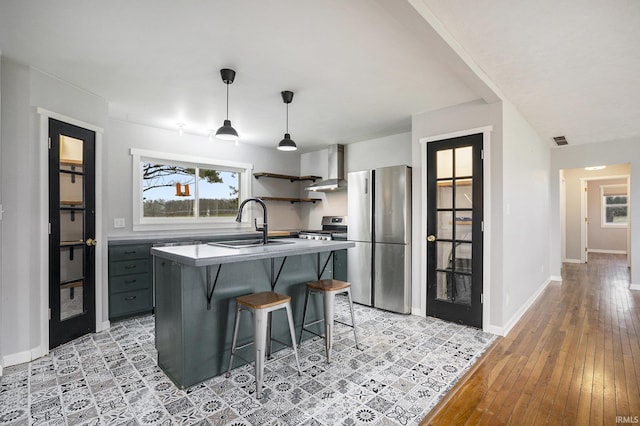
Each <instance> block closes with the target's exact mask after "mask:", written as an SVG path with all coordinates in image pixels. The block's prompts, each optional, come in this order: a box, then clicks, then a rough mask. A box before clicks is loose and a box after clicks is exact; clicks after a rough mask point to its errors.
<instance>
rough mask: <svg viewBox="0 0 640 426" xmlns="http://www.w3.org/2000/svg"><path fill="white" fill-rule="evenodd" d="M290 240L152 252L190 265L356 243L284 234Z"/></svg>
mask: <svg viewBox="0 0 640 426" xmlns="http://www.w3.org/2000/svg"><path fill="white" fill-rule="evenodd" d="M278 241H287V242H288V244H273V245H270V244H267V245H265V246H254V247H242V248H228V247H220V246H216V245H210V244H196V245H186V246H170V247H153V248H151V254H152V255H153V256H156V257H158V258H162V259H168V260H173V261H176V262H179V263H182V264H184V265H188V266H209V265H219V264H222V263H235V262H245V261H248V260H258V259H269V258H273V257H284V256H297V255H301V254H310V253H319V252H326V251H333V250H342V249H347V248H350V247H355V243H354V242H352V241H337V240H330V241H323V240H306V239H298V238H283V239H279V240H278Z"/></svg>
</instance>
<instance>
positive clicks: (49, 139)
mask: <svg viewBox="0 0 640 426" xmlns="http://www.w3.org/2000/svg"><path fill="white" fill-rule="evenodd" d="M49 149H51V138H49Z"/></svg>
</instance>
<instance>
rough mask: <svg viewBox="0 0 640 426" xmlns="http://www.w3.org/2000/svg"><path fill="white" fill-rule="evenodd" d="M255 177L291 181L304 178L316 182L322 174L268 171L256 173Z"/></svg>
mask: <svg viewBox="0 0 640 426" xmlns="http://www.w3.org/2000/svg"><path fill="white" fill-rule="evenodd" d="M253 177H255V178H256V179H259V178H261V177H269V178H274V179H286V180H289V181H291V182H296V181H302V180H310V181H313V182H315V181H316V180H319V179H322V177H321V176H290V175H281V174H278V173H268V172H259V173H254V174H253Z"/></svg>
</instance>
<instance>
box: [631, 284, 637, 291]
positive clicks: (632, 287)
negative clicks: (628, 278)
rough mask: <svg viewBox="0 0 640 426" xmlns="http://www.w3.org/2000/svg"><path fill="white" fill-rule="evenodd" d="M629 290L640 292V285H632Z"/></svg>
mask: <svg viewBox="0 0 640 426" xmlns="http://www.w3.org/2000/svg"><path fill="white" fill-rule="evenodd" d="M629 290H640V284H631V285H630V286H629Z"/></svg>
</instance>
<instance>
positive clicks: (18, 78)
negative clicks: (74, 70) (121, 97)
mask: <svg viewBox="0 0 640 426" xmlns="http://www.w3.org/2000/svg"><path fill="white" fill-rule="evenodd" d="M1 66H2V73H1V79H2V83H1V86H2V110H1V111H2V123H3V125H2V145H1V146H0V149H1V150H2V155H1V156H0V157H1V161H2V171H1V173H2V178H1V184H2V190H1V191H2V194H3V208H4V210H5V213H4V216H3V220H2V253H3V256H2V270H1V273H2V280H1V285H2V300H1V307H0V312H1V313H0V315H1V316H2V320H1V321H0V323H1V325H2V329H1V330H0V336H1V337H0V339H2V345H1V347H2V353H1V354H0V355H2V357H3V363H4V364H5V365H8V364H14V363H19V362H24V361H28V360H29V359H30V357H32V356H38V355H39V354H41V353H43V352H46V351H47V350H48V348H42V347H41V340H40V339H41V337H42V336H41V335H40V329H41V325H42V324H43V320H44V321H46V319H45V315H46V310H43V309H42V304H41V302H44V303H45V305H46V306H48V301H42V300H41V292H42V289H43V288H46V286H47V285H48V280H47V277H48V258H46V257H47V256H46V255H45V254H43V253H46V250H41V247H42V245H43V241H45V242H46V241H47V235H46V234H44V233H43V230H44V229H46V227H45V226H43V225H44V224H46V221H47V220H48V205H46V204H47V203H46V202H42V197H41V194H42V191H45V193H46V192H47V191H48V187H45V188H43V186H46V185H42V184H41V182H43V181H44V182H46V181H47V180H48V175H47V172H48V171H47V169H46V167H45V168H42V167H41V154H42V153H45V155H46V147H44V148H43V146H42V145H41V143H40V129H39V115H38V114H37V112H36V108H37V107H40V108H45V109H47V110H50V111H52V112H55V113H58V114H62V115H65V116H68V117H73V118H75V119H78V120H81V121H84V122H87V123H91V124H93V125H95V126H98V127H104V126H105V125H106V122H107V104H106V102H105V101H104V99H102V98H100V97H98V96H96V95H94V94H91V93H88V92H85V91H83V90H81V89H79V88H77V87H75V86H71V85H68V84H66V83H64V82H62V81H60V80H58V79H56V78H54V77H51V76H49V75H46V74H43V73H41V72H40V71H38V70H35V69H32V68H30V67H28V66H24V65H21V64H18V63H16V62H14V61H11V60H9V59H7V58H6V57H3V59H2V64H1ZM100 286H102V283H101V282H99V281H97V282H96V290H97V291H100V288H101V287H100Z"/></svg>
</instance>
